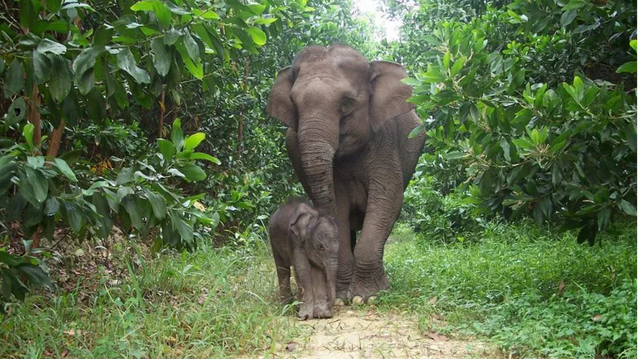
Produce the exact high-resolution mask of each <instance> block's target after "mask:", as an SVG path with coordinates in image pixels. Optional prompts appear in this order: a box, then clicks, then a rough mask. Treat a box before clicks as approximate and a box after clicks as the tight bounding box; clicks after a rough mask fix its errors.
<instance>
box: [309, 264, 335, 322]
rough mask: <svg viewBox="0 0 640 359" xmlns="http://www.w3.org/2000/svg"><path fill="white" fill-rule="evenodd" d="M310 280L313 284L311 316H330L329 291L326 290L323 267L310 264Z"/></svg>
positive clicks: (331, 304)
mask: <svg viewBox="0 0 640 359" xmlns="http://www.w3.org/2000/svg"><path fill="white" fill-rule="evenodd" d="M311 281H312V283H311V284H312V285H313V300H314V302H315V303H314V306H313V316H314V317H315V318H331V307H332V306H333V303H329V293H328V292H327V276H326V275H325V272H324V270H323V269H321V268H319V267H317V266H314V265H311Z"/></svg>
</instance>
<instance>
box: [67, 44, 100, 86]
mask: <svg viewBox="0 0 640 359" xmlns="http://www.w3.org/2000/svg"><path fill="white" fill-rule="evenodd" d="M104 50H105V49H104V47H103V46H93V47H89V48H86V49H84V50H82V52H81V53H80V55H78V57H76V59H75V60H74V61H73V72H74V73H75V76H76V81H78V80H79V79H80V78H82V75H84V73H85V72H87V71H88V70H89V69H92V68H93V66H94V65H95V63H96V58H97V57H98V56H100V55H101V54H102V53H103V52H104Z"/></svg>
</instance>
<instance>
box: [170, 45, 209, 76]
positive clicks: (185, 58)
mask: <svg viewBox="0 0 640 359" xmlns="http://www.w3.org/2000/svg"><path fill="white" fill-rule="evenodd" d="M175 46H176V49H177V50H178V53H179V54H180V58H181V59H182V62H184V65H185V66H186V67H187V70H189V72H190V73H191V74H192V75H193V76H194V77H195V78H197V79H198V80H202V78H203V77H204V66H203V65H202V61H200V59H199V58H198V59H197V61H196V62H195V63H194V62H193V60H191V57H190V56H189V53H188V51H187V49H186V48H185V46H184V44H182V43H181V42H176V44H175Z"/></svg>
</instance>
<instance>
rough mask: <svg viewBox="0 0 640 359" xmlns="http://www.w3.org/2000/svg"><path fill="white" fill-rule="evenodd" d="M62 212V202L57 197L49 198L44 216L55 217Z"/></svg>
mask: <svg viewBox="0 0 640 359" xmlns="http://www.w3.org/2000/svg"><path fill="white" fill-rule="evenodd" d="M59 211H60V202H58V199H57V198H55V197H49V198H47V201H46V202H45V205H44V215H45V216H53V215H56V214H58V212H59Z"/></svg>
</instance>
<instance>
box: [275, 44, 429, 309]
mask: <svg viewBox="0 0 640 359" xmlns="http://www.w3.org/2000/svg"><path fill="white" fill-rule="evenodd" d="M405 77H407V72H406V71H405V69H404V68H403V67H402V66H401V65H398V64H396V63H391V62H386V61H372V62H368V61H367V60H366V59H365V58H364V57H363V56H362V55H361V54H360V53H358V52H357V51H356V50H354V49H353V48H351V47H348V46H344V45H332V46H330V47H322V46H311V47H307V48H305V49H304V50H303V51H302V52H300V54H298V56H297V57H296V58H295V59H294V61H293V65H292V66H291V67H287V68H285V69H283V70H280V72H278V76H277V78H276V81H275V83H274V85H273V88H272V89H271V94H270V96H269V103H268V106H267V112H268V113H269V114H270V115H271V116H273V117H276V118H277V119H279V120H280V121H282V122H283V123H284V124H286V125H287V126H288V127H289V129H288V130H287V136H286V144H287V152H288V154H289V158H290V159H291V162H292V163H293V167H294V170H295V172H296V175H297V176H298V178H299V179H300V182H301V183H302V185H303V187H304V189H305V191H306V192H307V194H308V195H309V196H310V197H311V199H312V200H313V203H314V204H315V205H316V206H318V207H320V208H322V209H324V210H325V211H327V212H328V213H330V214H333V215H334V216H335V218H336V221H337V223H338V230H339V234H340V253H339V264H338V278H337V281H336V296H337V301H339V300H343V301H345V300H353V302H354V303H362V302H364V301H365V300H367V299H368V298H369V297H371V296H373V295H374V294H375V293H376V292H377V291H379V290H382V289H387V288H388V287H389V281H388V280H387V277H386V274H385V272H384V267H383V265H382V257H383V251H384V244H385V242H386V240H387V238H388V237H389V234H390V233H391V229H392V227H393V224H394V223H395V221H396V219H397V218H398V215H399V214H400V209H401V208H402V201H403V196H404V189H405V187H406V186H407V183H408V182H409V179H410V178H411V175H412V174H413V172H414V170H415V166H416V162H417V160H418V157H419V155H420V153H421V151H422V148H423V146H424V133H421V134H419V135H418V136H416V137H414V138H412V139H409V138H408V135H409V133H410V132H411V131H412V130H413V129H414V128H416V127H417V126H418V125H419V124H420V120H419V118H418V116H417V115H416V114H415V112H414V111H413V107H412V105H411V104H410V103H407V102H406V100H407V98H408V97H409V96H410V95H411V91H412V89H411V87H410V86H407V85H404V84H402V82H400V80H401V79H403V78H405ZM357 230H362V232H361V236H360V239H359V240H358V242H357V243H356V231H357Z"/></svg>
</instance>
